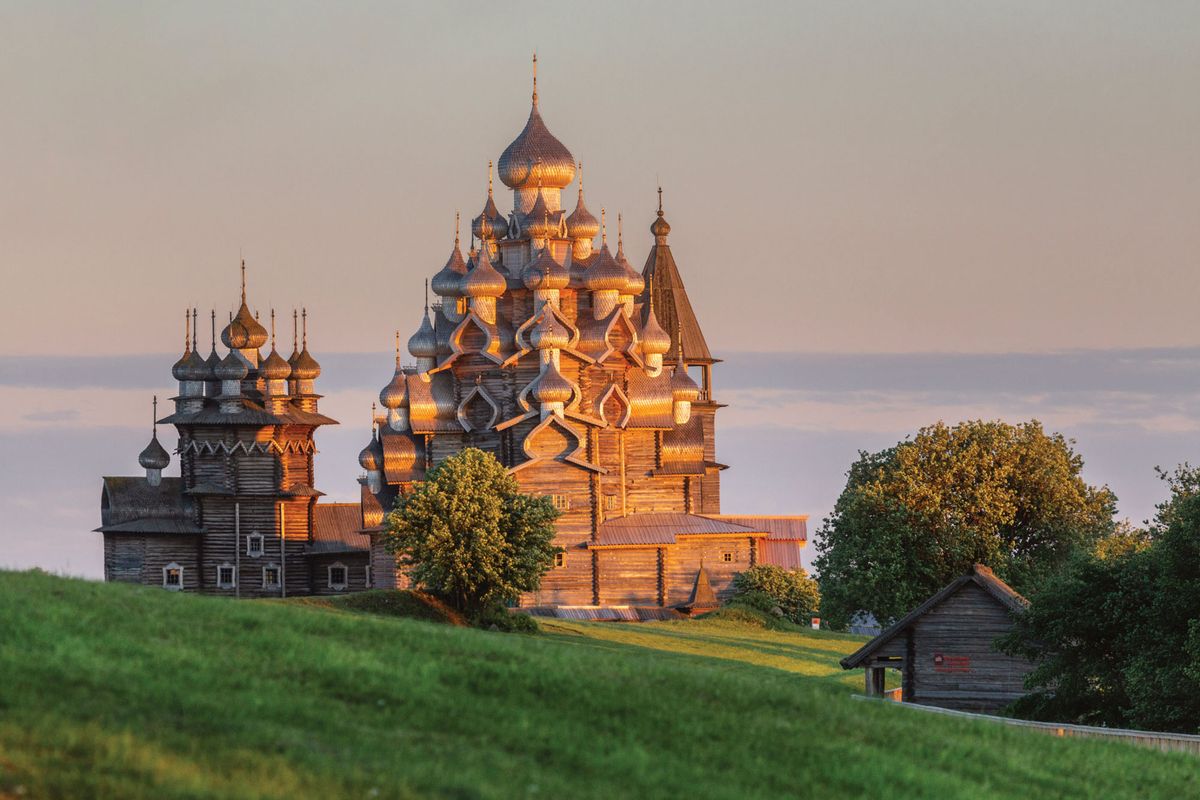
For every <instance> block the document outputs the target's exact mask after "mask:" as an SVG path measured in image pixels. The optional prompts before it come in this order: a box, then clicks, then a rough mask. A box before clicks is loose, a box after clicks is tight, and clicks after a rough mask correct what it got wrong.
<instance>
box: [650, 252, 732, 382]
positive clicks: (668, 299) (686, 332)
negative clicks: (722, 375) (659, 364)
mask: <svg viewBox="0 0 1200 800" xmlns="http://www.w3.org/2000/svg"><path fill="white" fill-rule="evenodd" d="M642 277H644V278H645V279H646V286H647V288H646V291H647V292H649V291H651V289H653V291H654V315H655V316H656V317H657V318H658V323H659V324H660V325H662V327H663V330H665V331H666V332H667V333H669V334H670V335H671V349H670V350H668V351H667V354H666V355H665V356H663V361H664V362H665V363H668V364H673V363H674V362H675V361H676V359H677V358H678V356H677V353H678V352H679V348H678V345H677V343H678V342H680V341H682V342H683V360H684V361H686V362H688V363H712V362H714V361H716V359H714V358H713V357H712V352H711V351H710V350H709V349H708V342H706V341H705V340H704V332H703V331H702V330H700V322H699V320H697V319H696V312H695V311H693V310H692V301H691V300H689V299H688V294H687V289H685V288H684V286H683V278H681V277H680V275H679V267H677V266H676V265H675V257H674V256H672V255H671V247H670V245H668V244H665V243H664V244H657V243H656V244H655V245H654V247H652V248H650V255H649V256H648V257H647V258H646V266H645V267H643V268H642Z"/></svg>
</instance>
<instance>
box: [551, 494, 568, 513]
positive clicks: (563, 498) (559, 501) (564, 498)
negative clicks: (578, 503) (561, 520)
mask: <svg viewBox="0 0 1200 800" xmlns="http://www.w3.org/2000/svg"><path fill="white" fill-rule="evenodd" d="M550 502H551V503H553V504H554V507H555V508H556V509H558V510H559V511H570V510H571V495H569V494H552V495H550Z"/></svg>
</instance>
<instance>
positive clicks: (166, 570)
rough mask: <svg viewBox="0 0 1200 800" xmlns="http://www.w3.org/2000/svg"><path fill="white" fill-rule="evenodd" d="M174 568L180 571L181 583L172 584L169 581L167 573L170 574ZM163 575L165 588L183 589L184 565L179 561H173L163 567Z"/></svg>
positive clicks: (178, 590)
mask: <svg viewBox="0 0 1200 800" xmlns="http://www.w3.org/2000/svg"><path fill="white" fill-rule="evenodd" d="M173 570H174V571H177V572H178V573H179V583H178V584H175V585H172V584H170V583H168V582H167V575H168V574H170V573H171V572H172V571H173ZM162 576H163V582H162V585H163V588H164V589H166V590H167V591H168V592H181V591H183V565H182V564H180V563H179V562H177V561H172V562H171V563H170V564H167V565H166V566H165V567H163V568H162Z"/></svg>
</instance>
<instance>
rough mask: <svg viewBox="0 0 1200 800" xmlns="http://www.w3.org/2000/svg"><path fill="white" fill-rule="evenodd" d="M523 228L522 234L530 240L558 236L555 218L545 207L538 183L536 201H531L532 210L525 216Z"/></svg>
mask: <svg viewBox="0 0 1200 800" xmlns="http://www.w3.org/2000/svg"><path fill="white" fill-rule="evenodd" d="M523 227H524V233H525V234H526V235H527V236H529V238H531V239H549V238H550V237H551V236H555V235H557V234H558V221H557V218H556V217H555V215H553V214H551V213H550V208H549V206H547V205H546V197H545V195H543V194H542V185H541V184H540V183H539V184H538V193H537V199H536V200H534V201H533V208H531V209H529V213H528V214H526V215H525V224H524V226H523Z"/></svg>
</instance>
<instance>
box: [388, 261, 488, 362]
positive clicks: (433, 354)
mask: <svg viewBox="0 0 1200 800" xmlns="http://www.w3.org/2000/svg"><path fill="white" fill-rule="evenodd" d="M497 274H499V273H497ZM408 352H410V353H412V355H413V357H414V358H437V334H436V333H434V331H433V324H432V323H430V321H429V307H428V306H426V308H425V314H424V315H423V316H422V317H421V326H420V327H419V328H417V332H416V333H414V334H413V335H412V337H411V338H409V340H408Z"/></svg>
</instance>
